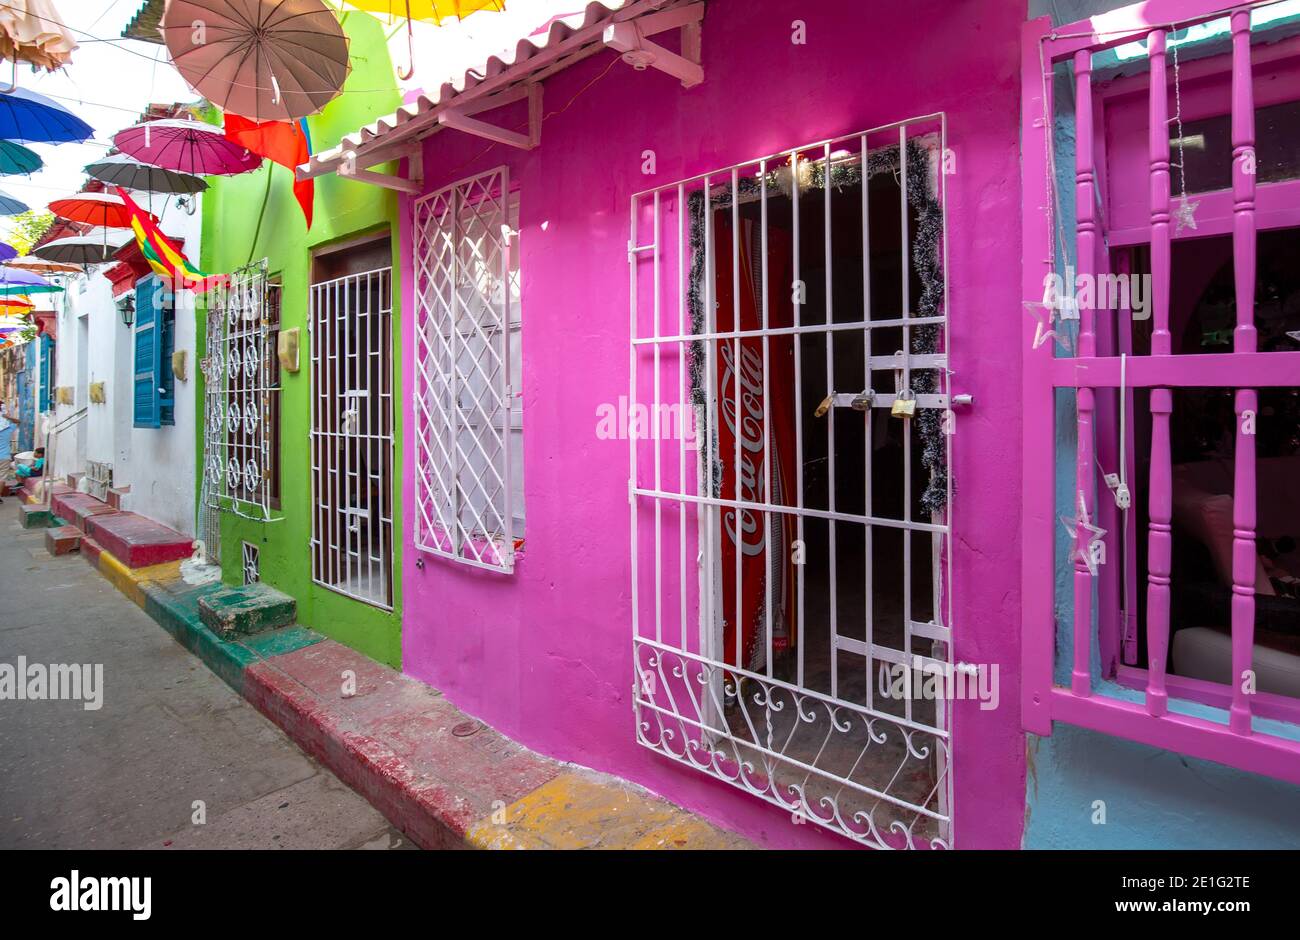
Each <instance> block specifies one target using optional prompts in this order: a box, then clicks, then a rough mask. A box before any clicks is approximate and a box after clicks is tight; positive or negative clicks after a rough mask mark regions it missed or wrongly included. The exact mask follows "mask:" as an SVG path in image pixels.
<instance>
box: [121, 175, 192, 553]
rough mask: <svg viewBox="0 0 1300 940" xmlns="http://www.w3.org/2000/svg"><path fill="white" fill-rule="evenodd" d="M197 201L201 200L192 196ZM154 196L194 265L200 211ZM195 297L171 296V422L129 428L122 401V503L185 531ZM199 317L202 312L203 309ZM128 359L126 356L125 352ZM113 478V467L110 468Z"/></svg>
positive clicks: (188, 531) (168, 229)
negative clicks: (174, 370) (126, 457)
mask: <svg viewBox="0 0 1300 940" xmlns="http://www.w3.org/2000/svg"><path fill="white" fill-rule="evenodd" d="M146 198H147V197H146V196H145V195H144V194H140V195H138V196H136V197H135V199H136V201H137V202H139V203H140V205H142V206H144V205H146ZM194 202H195V203H199V204H201V203H202V200H201V199H196V200H194ZM166 203H167V205H166V206H165V207H164V197H162V196H159V195H155V196H153V203H152V211H153V212H154V213H156V214H158V215H160V216H161V217H162V222H161V228H162V230H163V231H164V232H165V233H166V234H167V235H169V236H171V237H172V238H180V239H184V240H185V254H186V256H187V257H189V258H190V260H191V261H194V262H195V263H197V262H198V258H199V232H200V229H201V221H202V209H201V205H200V206H196V208H195V210H194V214H193V215H187V214H186V213H185V211H184V210H182V209H179V208H178V207H177V205H176V199H175V197H172V198H170V199H167V200H166ZM195 315H196V314H195V296H194V295H193V294H191V293H189V292H188V291H181V292H178V293H177V294H176V336H175V350H176V351H177V352H180V351H181V350H184V351H185V379H184V381H182V380H181V379H180V378H177V379H176V383H175V387H176V407H175V408H174V409H173V410H174V412H175V415H176V423H175V424H174V425H167V426H164V427H161V428H137V427H132V426H131V425H132V421H131V413H130V408H129V404H130V401H131V393H130V391H128V392H127V393H126V395H125V400H126V401H127V403H128V409H127V420H126V425H127V427H128V428H129V430H130V451H131V456H130V462H129V468H128V470H127V471H126V476H125V477H124V478H123V482H125V483H129V484H130V486H131V491H130V493H129V494H128V495H127V497H126V499H125V500H124V502H123V508H126V509H130V510H131V511H132V512H138V513H140V514H141V515H143V516H148V517H149V518H150V519H156V520H157V521H159V522H161V523H163V524H164V525H168V526H171V527H172V528H173V529H175V530H176V531H178V532H182V533H184V534H185V535H191V536H192V535H193V534H194V494H195V480H194V465H195V457H194V442H195V428H194V421H195V416H196V411H195V403H194V388H195V385H196V383H195V381H194V374H195V371H196V370H197V369H198V360H199V359H201V358H202V355H201V354H200V353H199V352H198V351H197V350H196V349H195V347H194V340H195V320H194V318H195ZM198 315H199V316H206V314H205V313H204V312H203V310H200V311H199V312H198ZM127 358H128V359H129V354H128V356H127ZM130 380H131V374H130V373H129V370H128V374H127V375H126V376H125V377H124V379H123V381H125V382H126V386H125V387H126V388H127V389H131V387H132V386H131V384H130ZM114 475H115V476H116V468H115V470H114Z"/></svg>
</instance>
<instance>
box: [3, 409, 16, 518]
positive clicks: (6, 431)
mask: <svg viewBox="0 0 1300 940" xmlns="http://www.w3.org/2000/svg"><path fill="white" fill-rule="evenodd" d="M17 429H18V425H16V424H14V423H13V422H12V421H10V420H9V409H8V408H6V407H5V405H4V403H3V402H0V503H2V502H4V499H3V497H4V494H5V487H7V486H9V485H10V484H11V483H13V482H14V481H15V479H16V477H15V475H14V432H15V431H16V430H17Z"/></svg>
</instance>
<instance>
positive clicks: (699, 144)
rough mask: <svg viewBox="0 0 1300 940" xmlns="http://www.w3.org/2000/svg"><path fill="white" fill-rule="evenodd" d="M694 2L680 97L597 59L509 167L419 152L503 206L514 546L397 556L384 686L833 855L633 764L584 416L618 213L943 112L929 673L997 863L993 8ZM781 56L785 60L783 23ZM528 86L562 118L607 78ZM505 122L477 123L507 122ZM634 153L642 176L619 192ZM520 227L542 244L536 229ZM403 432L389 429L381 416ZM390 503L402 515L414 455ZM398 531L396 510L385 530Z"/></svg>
mask: <svg viewBox="0 0 1300 940" xmlns="http://www.w3.org/2000/svg"><path fill="white" fill-rule="evenodd" d="M863 6H864V4H863V3H861V2H860V0H821V2H818V3H816V4H809V3H798V2H791V0H785V2H782V0H752V2H740V0H712V2H710V4H709V7H708V12H707V15H706V18H705V24H704V41H703V48H704V69H705V81H704V83H703V84H702V85H700V86H698V87H697V88H694V89H691V90H689V91H687V90H683V89H682V88H681V87H680V85H679V84H678V83H677V82H675V81H673V80H672V79H670V78H669V77H667V76H665V75H662V74H660V73H656V72H652V71H648V72H634V71H633V70H632V69H630V68H629V67H627V66H625V65H623V64H621V63H619V64H615V65H614V67H613V69H612V70H611V71H610V72H609V74H608V75H606V76H605V77H604V78H603V79H601V80H600V81H598V82H596V83H595V84H593V85H592V86H591V87H590V88H588V89H587V90H586V91H584V92H583V93H582V95H581V96H580V97H578V98H577V99H576V100H575V101H573V103H572V104H571V106H570V107H569V108H568V110H567V111H565V112H564V113H563V114H555V115H554V116H552V117H550V118H549V119H548V120H547V121H546V122H545V124H544V128H543V133H542V144H541V146H540V147H539V148H537V149H536V150H535V151H532V152H529V153H525V152H520V151H514V150H512V149H511V148H508V147H504V146H496V147H493V148H491V149H490V150H488V151H487V152H484V148H485V146H486V144H485V142H484V141H482V140H480V139H477V138H469V137H467V136H465V135H461V134H458V133H456V132H454V131H444V132H441V133H439V134H436V135H434V136H433V137H432V138H430V139H429V141H428V142H427V143H426V147H425V166H424V172H425V179H426V180H427V183H428V186H429V187H430V188H431V189H433V188H438V187H441V186H443V185H446V184H448V183H450V182H453V181H455V180H457V179H460V178H462V177H465V176H468V175H470V174H471V173H474V172H479V171H481V170H485V169H489V168H491V167H492V166H495V165H498V164H500V163H502V162H507V163H508V164H509V165H510V172H511V178H512V180H513V181H515V182H516V183H517V184H518V186H519V190H520V199H521V203H520V205H521V237H520V250H521V256H522V262H521V264H522V279H523V322H524V327H523V331H524V332H523V346H524V378H523V394H524V414H525V432H524V434H525V437H524V442H525V443H524V467H525V485H526V497H525V498H526V506H527V516H528V522H527V545H526V548H525V551H524V554H523V556H522V557H521V558H520V559H519V561H518V564H517V567H516V571H515V573H514V575H513V576H501V575H495V574H491V573H489V572H484V571H477V570H471V569H468V568H465V567H463V566H459V565H455V564H452V563H449V562H446V561H444V560H442V559H438V558H434V557H428V558H426V559H425V561H424V567H423V569H422V570H421V569H417V568H416V567H415V562H416V560H417V558H418V557H419V554H418V553H417V551H416V550H415V548H414V546H413V545H412V542H411V532H410V529H409V527H408V530H407V532H406V533H405V534H404V538H405V551H404V552H403V564H404V566H405V570H404V572H403V583H404V585H405V591H406V599H405V605H404V606H405V612H404V618H403V630H402V644H403V665H404V668H405V670H406V671H407V672H408V673H410V674H412V675H414V676H416V677H418V678H420V679H422V680H424V681H426V682H428V683H430V684H431V685H433V686H435V687H437V688H439V689H441V690H442V691H443V692H445V694H446V695H447V696H448V697H449V698H450V699H451V700H452V701H454V702H455V703H456V704H457V705H459V706H460V707H462V708H464V709H465V710H466V711H468V712H470V713H472V714H474V715H476V716H477V717H479V718H481V719H482V720H484V721H486V722H488V723H490V724H491V725H493V726H494V727H496V728H498V729H499V730H501V731H502V732H504V733H506V734H508V735H510V736H512V737H514V738H516V739H518V740H519V741H521V742H522V743H524V744H526V745H528V746H529V747H532V748H535V749H537V750H539V751H542V752H544V753H547V754H550V755H552V756H554V757H557V758H560V759H563V760H570V761H574V762H577V763H579V764H584V765H587V766H590V767H594V768H597V769H600V770H604V771H608V772H611V773H615V774H618V775H620V776H623V777H626V778H629V779H631V780H634V781H636V782H638V783H641V784H643V785H645V786H647V787H648V788H650V789H651V790H654V791H655V792H658V793H661V794H663V795H664V796H666V797H668V798H670V799H672V800H674V801H676V802H679V803H681V804H682V805H684V806H686V807H688V808H691V809H693V810H696V811H698V812H701V813H703V814H704V815H706V816H708V817H709V818H711V819H713V820H715V821H717V822H719V823H721V824H723V825H725V826H727V827H729V828H732V829H735V830H737V831H739V832H741V833H743V834H744V835H746V836H748V837H750V838H752V839H755V840H756V841H759V842H761V843H763V844H767V845H770V846H773V847H845V846H847V845H849V844H850V843H848V842H847V841H845V840H842V839H840V838H839V837H836V836H834V835H831V834H830V833H828V832H825V831H822V830H820V829H817V828H816V827H814V826H806V825H805V826H795V825H792V824H791V821H790V818H789V816H788V815H787V814H786V813H783V812H781V811H779V810H778V809H776V808H775V807H772V806H769V805H767V804H765V803H762V802H760V801H758V800H756V799H754V798H753V797H749V796H746V795H745V794H743V793H741V792H739V791H737V790H735V789H734V788H732V787H730V786H728V785H726V784H724V783H721V782H718V781H715V780H712V779H710V778H707V777H705V776H703V775H701V774H699V773H696V772H694V771H691V770H689V769H687V768H684V767H681V766H679V765H676V764H673V763H671V762H669V761H667V760H666V759H664V758H661V757H658V756H656V755H654V754H652V753H650V752H649V751H647V750H645V749H643V748H641V747H639V746H637V745H636V744H635V738H634V733H633V715H632V705H631V698H630V696H631V687H632V679H633V676H632V671H633V670H632V653H631V648H632V643H631V638H632V628H631V612H630V600H629V580H630V574H629V572H630V562H629V558H628V555H629V551H628V544H629V531H628V526H629V519H628V505H627V477H628V467H627V456H628V455H627V443H626V442H625V441H618V440H600V439H598V438H597V437H596V434H595V420H596V419H595V415H596V408H597V406H598V405H599V404H601V403H603V402H616V401H617V399H618V396H619V395H622V394H626V393H627V381H628V312H627V309H628V298H627V291H628V270H627V249H626V246H627V240H628V207H629V200H630V196H631V194H632V193H633V192H637V191H640V190H643V189H647V188H649V187H652V186H656V185H662V184H665V183H670V182H673V181H675V180H677V179H679V178H682V177H685V176H690V175H693V174H696V173H702V172H706V171H709V170H714V169H719V168H722V167H726V166H730V165H731V164H733V163H737V162H740V161H743V160H746V159H749V158H752V157H756V156H760V155H763V154H767V153H772V152H776V151H779V150H781V149H788V148H790V147H792V146H798V145H802V144H804V143H807V142H809V141H814V140H819V139H823V138H827V137H831V136H835V135H839V134H848V133H853V132H856V131H859V130H862V129H865V128H869V127H874V126H878V125H882V124H886V123H889V122H892V121H896V120H901V119H904V118H908V117H912V116H916V115H921V114H928V113H931V112H935V111H940V110H943V111H946V112H947V115H948V121H949V141H950V146H951V148H952V150H953V151H954V153H955V156H956V161H957V162H956V172H955V173H954V174H953V175H952V176H950V177H949V180H948V194H949V207H948V225H949V267H948V277H949V287H950V297H951V309H950V310H949V314H950V319H951V326H950V338H951V344H952V366H953V369H954V370H955V373H956V375H955V382H954V386H955V389H956V390H957V391H963V392H969V393H972V394H973V395H974V398H975V403H976V405H975V407H974V408H973V409H972V410H970V411H969V412H968V413H966V414H964V415H962V416H960V417H959V418H958V423H957V432H956V437H955V441H954V449H955V458H954V468H953V478H954V486H955V490H956V496H955V518H954V526H955V530H956V533H957V547H958V548H957V553H956V557H955V584H956V595H955V597H956V603H957V611H956V618H955V619H956V622H955V624H954V633H955V636H956V641H955V643H956V647H955V658H956V659H958V660H963V661H968V662H973V663H981V664H994V663H996V664H997V665H998V666H999V669H1000V679H1001V689H1000V693H1001V705H1000V707H999V708H998V709H996V710H992V711H981V710H979V708H978V707H977V705H976V704H975V703H959V704H958V706H957V708H956V715H955V720H954V761H955V764H954V769H953V773H954V787H955V806H954V820H955V836H954V837H955V841H956V844H957V845H958V846H959V847H965V848H975V847H999V848H1006V847H1016V846H1018V845H1019V843H1020V836H1021V830H1022V826H1023V815H1024V802H1025V800H1024V794H1025V760H1024V740H1023V736H1022V734H1021V732H1020V720H1019V711H1018V701H1019V681H1018V671H1019V670H1018V660H1019V647H1018V637H1019V632H1020V617H1019V606H1020V605H1019V580H1020V579H1019V573H1020V555H1019V539H1018V520H1019V518H1020V487H1019V483H1018V480H1017V479H1016V475H1015V473H1014V471H1009V470H1008V468H1016V467H1019V466H1020V463H1021V460H1020V437H1021V419H1020V410H1019V407H1018V404H1017V390H1018V389H1019V386H1020V382H1019V368H1020V358H1021V357H1020V352H1019V333H1020V329H1021V326H1022V322H1021V321H1022V317H1023V314H1022V313H1021V311H1020V303H1019V299H1018V289H1017V288H1018V283H1017V279H1018V275H1019V268H1020V264H1019V258H1020V246H1019V241H1018V232H1019V230H1020V226H1019V218H1020V214H1019V199H1018V194H1019V144H1018V139H1017V138H1018V128H1017V115H1018V108H1019V101H1018V85H1017V76H1018V62H1019V28H1020V24H1021V21H1022V19H1023V14H1024V11H1023V9H1022V5H1021V4H1016V3H993V4H990V3H982V2H981V3H976V2H974V0H962V2H952V0H916V2H913V3H908V4H895V3H879V4H871V6H872V7H873V9H872V11H871V13H870V16H868V15H867V14H865V13H864V12H863V9H862V8H863ZM796 19H802V20H804V21H805V22H806V24H807V44H806V45H794V44H792V43H791V32H792V30H791V23H792V21H793V20H796ZM611 58H612V54H611V53H602V54H601V55H598V56H596V57H595V58H593V59H590V60H588V61H586V62H583V63H581V64H579V65H578V66H576V67H575V68H573V69H571V70H569V71H567V72H564V73H560V74H559V75H556V76H554V77H552V78H551V79H549V80H548V81H547V83H546V102H545V107H544V111H545V112H546V113H548V114H549V113H551V112H553V111H557V110H558V109H560V108H562V107H563V106H564V104H565V103H566V102H568V101H569V100H570V98H572V97H573V95H574V94H575V93H576V92H577V91H579V90H580V89H582V88H583V86H585V85H586V84H587V83H588V82H590V81H591V80H592V79H593V78H595V77H596V76H598V75H599V74H600V73H601V72H602V71H603V70H604V69H605V68H606V67H607V66H609V65H610V61H611ZM519 117H520V116H519V115H517V114H515V113H508V114H506V115H504V117H503V118H502V120H503V123H505V124H506V125H507V126H511V127H513V126H515V124H516V123H518V120H519ZM646 149H653V150H654V151H655V153H656V157H657V161H658V167H657V169H658V173H657V174H656V175H655V176H653V177H646V176H643V175H642V173H641V163H642V156H641V154H642V151H644V150H646ZM410 218H411V213H410V201H409V200H406V201H405V204H404V205H403V210H402V231H401V237H402V243H403V251H404V253H405V254H406V257H405V258H404V259H403V271H402V290H403V297H402V306H403V318H402V329H403V330H404V335H403V343H402V349H403V366H402V367H403V380H404V382H405V387H406V388H407V389H408V390H409V389H410V388H412V387H413V382H412V373H413V362H412V350H413V349H414V348H415V343H414V338H413V335H412V329H413V326H412V325H413V321H414V303H413V299H412V295H411V290H412V287H411V285H412V284H413V283H414V281H415V278H414V277H413V276H412V271H411V259H410V256H409V250H410V249H409V246H410V244H411V231H410ZM543 223H546V228H545V230H543V229H542V225H543ZM405 400H406V404H405V409H406V411H405V415H404V418H405V420H406V422H407V425H406V426H407V427H412V428H413V427H414V422H413V415H412V408H411V400H410V397H409V395H408V396H406V397H405ZM406 451H407V457H406V459H407V461H408V464H407V466H406V467H405V468H404V469H405V473H404V483H403V498H404V499H405V500H406V505H407V506H408V507H411V506H413V501H414V485H413V477H414V469H413V466H412V465H411V463H410V461H411V460H412V459H413V458H412V455H413V454H414V452H415V448H414V447H410V448H407V449H406ZM407 515H408V518H410V517H411V516H412V515H413V511H408V514H407Z"/></svg>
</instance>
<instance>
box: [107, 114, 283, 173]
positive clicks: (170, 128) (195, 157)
mask: <svg viewBox="0 0 1300 940" xmlns="http://www.w3.org/2000/svg"><path fill="white" fill-rule="evenodd" d="M113 144H114V145H115V146H116V147H117V149H118V150H120V151H122V152H123V153H125V154H130V155H131V156H133V157H135V158H136V159H137V160H139V161H140V162H141V163H148V164H149V165H150V166H158V167H162V168H163V169H165V170H178V171H180V172H181V173H190V174H192V175H194V176H233V175H235V174H236V173H247V172H249V171H250V170H256V169H257V168H258V167H259V166H261V165H262V158H261V157H259V156H258V155H257V154H255V153H252V152H251V151H249V150H248V149H247V148H245V147H241V146H240V145H239V144H237V143H235V142H234V141H232V140H229V139H227V137H226V135H225V132H224V131H222V129H221V128H219V127H215V126H213V125H211V124H204V123H203V122H202V121H186V120H168V121H145V122H144V123H143V124H136V125H133V126H131V127H128V128H125V129H124V130H120V131H118V132H117V135H116V136H115V137H114V138H113Z"/></svg>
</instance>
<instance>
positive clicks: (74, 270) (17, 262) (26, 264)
mask: <svg viewBox="0 0 1300 940" xmlns="http://www.w3.org/2000/svg"><path fill="white" fill-rule="evenodd" d="M4 266H5V267H6V268H17V269H18V270H20V271H30V272H31V273H33V274H80V273H81V268H79V267H77V266H76V265H75V264H63V263H61V262H58V261H42V260H41V259H40V258H33V257H32V256H31V255H23V256H22V257H21V258H14V259H13V260H12V261H6V262H4Z"/></svg>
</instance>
